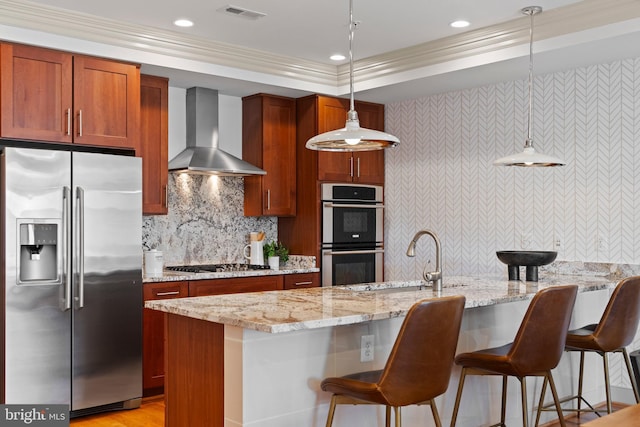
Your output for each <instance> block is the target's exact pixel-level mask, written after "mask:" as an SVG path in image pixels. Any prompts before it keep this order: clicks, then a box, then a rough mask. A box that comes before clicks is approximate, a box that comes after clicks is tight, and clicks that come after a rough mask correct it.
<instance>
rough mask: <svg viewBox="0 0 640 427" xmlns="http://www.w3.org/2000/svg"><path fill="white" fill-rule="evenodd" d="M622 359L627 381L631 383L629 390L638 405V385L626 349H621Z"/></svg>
mask: <svg viewBox="0 0 640 427" xmlns="http://www.w3.org/2000/svg"><path fill="white" fill-rule="evenodd" d="M622 357H624V363H625V365H627V372H628V373H629V381H631V388H632V389H633V395H634V396H635V398H636V403H640V394H639V393H638V383H637V382H636V378H635V376H634V375H633V371H632V370H631V361H630V360H629V354H628V353H627V349H626V348H622Z"/></svg>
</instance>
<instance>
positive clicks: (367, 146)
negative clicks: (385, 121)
mask: <svg viewBox="0 0 640 427" xmlns="http://www.w3.org/2000/svg"><path fill="white" fill-rule="evenodd" d="M355 27H356V22H355V21H354V20H353V0H349V88H350V91H351V100H350V104H349V111H348V112H347V123H346V125H345V127H344V128H342V129H336V130H333V131H330V132H325V133H321V134H320V135H316V136H314V137H313V138H311V139H309V140H308V141H307V144H306V147H307V148H308V149H310V150H317V151H373V150H382V149H385V148H389V147H396V146H397V145H398V144H399V143H400V140H399V139H398V138H397V137H395V136H393V135H390V134H388V133H385V132H380V131H377V130H372V129H366V128H362V127H360V121H359V120H358V113H357V112H356V110H355V107H354V101H353V33H354V30H355Z"/></svg>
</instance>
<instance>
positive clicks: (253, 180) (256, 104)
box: [242, 94, 296, 216]
mask: <svg viewBox="0 0 640 427" xmlns="http://www.w3.org/2000/svg"><path fill="white" fill-rule="evenodd" d="M242 158H243V160H246V161H248V162H249V163H252V164H254V165H256V166H258V167H259V168H262V169H264V170H265V171H266V172H267V174H266V175H262V176H259V175H258V176H248V177H245V178H244V214H245V215H246V216H261V215H273V216H291V215H295V214H296V104H295V99H292V98H285V97H280V96H272V95H264V94H258V95H252V96H249V97H245V98H243V99H242Z"/></svg>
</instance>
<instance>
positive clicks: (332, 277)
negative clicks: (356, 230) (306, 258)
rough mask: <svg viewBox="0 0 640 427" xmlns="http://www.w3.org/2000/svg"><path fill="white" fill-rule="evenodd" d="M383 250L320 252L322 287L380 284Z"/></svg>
mask: <svg viewBox="0 0 640 427" xmlns="http://www.w3.org/2000/svg"><path fill="white" fill-rule="evenodd" d="M383 262H384V249H382V248H375V249H358V250H350V249H344V250H336V249H323V251H322V286H335V285H352V284H356V283H370V282H381V281H382V280H383V278H382V265H383Z"/></svg>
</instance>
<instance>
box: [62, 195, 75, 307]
mask: <svg viewBox="0 0 640 427" xmlns="http://www.w3.org/2000/svg"><path fill="white" fill-rule="evenodd" d="M70 209H71V189H70V188H69V187H67V186H65V187H62V251H61V252H62V286H63V295H62V301H61V303H62V304H61V306H60V309H61V310H62V311H67V310H70V309H71V301H72V299H73V294H72V292H71V275H70V273H71V256H70V253H69V239H70V236H71V228H70V222H69V221H71V218H70V217H69V211H70Z"/></svg>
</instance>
